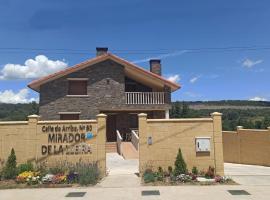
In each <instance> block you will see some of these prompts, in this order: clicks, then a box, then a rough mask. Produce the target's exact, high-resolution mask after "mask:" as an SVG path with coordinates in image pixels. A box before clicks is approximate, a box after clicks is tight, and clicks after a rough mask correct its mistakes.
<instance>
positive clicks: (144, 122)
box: [138, 113, 147, 174]
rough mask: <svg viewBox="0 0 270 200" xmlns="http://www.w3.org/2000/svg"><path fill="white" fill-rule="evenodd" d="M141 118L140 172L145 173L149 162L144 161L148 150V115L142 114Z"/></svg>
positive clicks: (139, 115)
mask: <svg viewBox="0 0 270 200" xmlns="http://www.w3.org/2000/svg"><path fill="white" fill-rule="evenodd" d="M138 117H139V147H140V151H139V172H140V174H142V173H143V171H144V167H145V165H146V162H147V160H142V158H145V157H146V156H145V155H143V154H144V153H145V152H147V151H146V149H147V114H145V113H140V114H138Z"/></svg>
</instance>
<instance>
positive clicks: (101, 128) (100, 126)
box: [97, 114, 107, 177]
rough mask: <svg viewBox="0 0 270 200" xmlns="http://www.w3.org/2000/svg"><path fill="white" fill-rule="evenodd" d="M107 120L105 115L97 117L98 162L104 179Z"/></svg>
mask: <svg viewBox="0 0 270 200" xmlns="http://www.w3.org/2000/svg"><path fill="white" fill-rule="evenodd" d="M106 118H107V115H105V114H98V115H97V161H98V167H99V170H100V172H101V176H102V177H103V176H105V175H106V151H105V144H106Z"/></svg>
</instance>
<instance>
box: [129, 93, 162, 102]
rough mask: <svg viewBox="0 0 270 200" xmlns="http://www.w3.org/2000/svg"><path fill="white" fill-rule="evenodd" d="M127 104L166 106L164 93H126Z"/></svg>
mask: <svg viewBox="0 0 270 200" xmlns="http://www.w3.org/2000/svg"><path fill="white" fill-rule="evenodd" d="M125 95H126V104H164V103H165V93H164V92H125Z"/></svg>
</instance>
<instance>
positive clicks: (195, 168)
mask: <svg viewBox="0 0 270 200" xmlns="http://www.w3.org/2000/svg"><path fill="white" fill-rule="evenodd" d="M198 173H199V171H198V169H197V167H195V166H194V167H193V168H192V174H195V175H198Z"/></svg>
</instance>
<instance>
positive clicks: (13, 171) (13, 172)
mask: <svg viewBox="0 0 270 200" xmlns="http://www.w3.org/2000/svg"><path fill="white" fill-rule="evenodd" d="M16 160H17V158H16V155H15V151H14V149H13V148H12V149H11V152H10V155H9V157H8V160H7V162H6V165H5V167H4V169H3V172H2V173H3V177H4V178H5V179H14V178H16V176H17V174H18V172H17V168H16V165H17V161H16Z"/></svg>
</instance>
